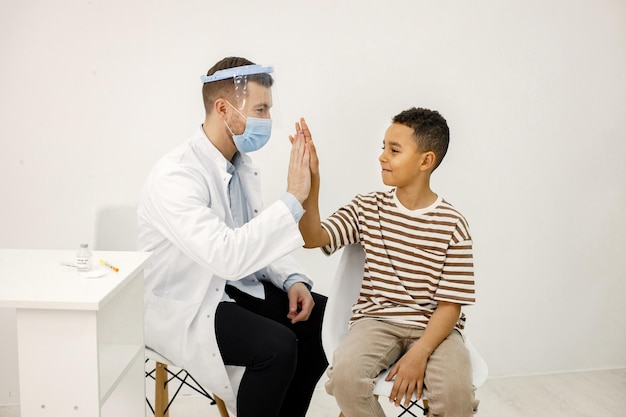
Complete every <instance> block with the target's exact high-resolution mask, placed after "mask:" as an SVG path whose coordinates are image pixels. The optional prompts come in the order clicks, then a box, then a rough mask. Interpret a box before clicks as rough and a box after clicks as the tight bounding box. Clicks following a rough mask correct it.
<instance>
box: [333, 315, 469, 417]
mask: <svg viewBox="0 0 626 417" xmlns="http://www.w3.org/2000/svg"><path fill="white" fill-rule="evenodd" d="M423 332H424V330H423V329H420V328H415V327H410V326H402V325H397V324H392V323H389V322H383V321H379V320H374V319H362V320H359V321H358V322H356V323H355V324H354V325H353V326H352V327H351V328H350V331H349V332H348V335H347V336H346V337H345V339H344V340H343V341H342V342H341V345H340V346H339V348H338V349H337V350H336V351H335V353H334V356H333V363H332V366H331V367H330V368H329V370H328V376H329V378H330V380H329V381H328V382H327V383H326V391H327V392H328V393H329V394H330V395H334V396H335V399H336V401H337V404H338V405H339V408H340V409H341V411H342V412H343V414H344V415H345V416H346V417H366V416H372V417H384V416H385V413H384V411H383V409H382V407H381V406H380V404H379V403H378V401H377V400H376V398H375V397H374V394H373V389H374V384H375V383H374V379H375V378H376V376H378V374H380V372H382V371H383V370H385V369H387V368H388V367H390V366H391V365H392V364H393V363H395V362H396V361H397V360H398V359H399V358H400V357H401V356H402V355H403V354H404V353H405V352H406V351H407V350H408V349H409V348H410V347H411V345H412V344H413V343H414V342H415V341H416V340H417V339H419V338H420V337H421V335H422V333H423ZM474 391H475V388H474V386H473V385H472V369H471V363H470V359H469V353H468V351H467V349H466V348H465V344H464V343H463V338H462V336H461V335H460V333H459V332H458V331H456V330H454V331H452V333H450V335H449V336H448V337H447V338H446V339H445V340H444V341H443V342H442V343H441V344H440V345H439V347H438V348H437V349H435V351H434V352H433V354H432V355H431V356H430V358H429V360H428V363H427V365H426V373H425V376H424V396H425V397H426V398H427V399H428V405H429V408H430V413H431V414H430V415H431V416H432V417H444V416H448V417H466V416H472V415H473V414H474V413H475V412H476V409H477V408H478V401H477V400H476V399H475V398H474Z"/></svg>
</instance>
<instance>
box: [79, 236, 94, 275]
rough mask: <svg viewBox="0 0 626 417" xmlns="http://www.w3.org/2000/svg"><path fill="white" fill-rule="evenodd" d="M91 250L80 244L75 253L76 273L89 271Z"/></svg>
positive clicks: (87, 246)
mask: <svg viewBox="0 0 626 417" xmlns="http://www.w3.org/2000/svg"><path fill="white" fill-rule="evenodd" d="M91 262H92V261H91V250H89V245H87V244H86V243H81V244H80V249H79V250H78V252H77V253H76V267H77V269H78V271H80V272H84V271H89V270H90V269H91V265H92V264H91Z"/></svg>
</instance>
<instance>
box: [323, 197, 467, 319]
mask: <svg viewBox="0 0 626 417" xmlns="http://www.w3.org/2000/svg"><path fill="white" fill-rule="evenodd" d="M322 227H324V229H325V230H326V231H327V232H328V234H329V236H330V244H329V245H328V246H325V247H323V248H322V250H323V251H324V253H326V254H327V255H330V254H332V253H333V252H335V251H337V250H338V249H340V248H342V247H344V246H346V245H349V244H353V243H357V242H359V243H360V244H361V245H362V246H363V249H364V250H365V268H364V271H363V282H362V285H361V291H360V295H359V298H358V300H357V301H356V303H355V304H354V306H353V307H352V311H353V316H352V318H351V319H350V321H351V323H354V322H355V321H356V320H359V319H361V318H376V319H380V320H388V321H392V322H395V323H400V324H406V325H410V326H417V327H422V328H425V327H426V325H427V324H428V321H429V320H430V317H431V316H432V314H433V312H434V311H435V309H436V308H437V302H438V301H448V302H453V303H458V304H462V305H467V304H474V301H475V299H474V263H473V256H472V238H471V236H470V232H469V227H468V224H467V221H466V220H465V218H464V217H463V216H462V215H461V213H459V212H458V211H457V210H456V209H455V208H454V207H453V206H452V205H450V204H449V203H447V202H446V201H445V200H443V199H442V198H441V197H439V198H437V201H435V203H433V204H432V205H431V206H430V207H427V208H424V209H418V210H409V209H407V208H405V207H404V206H403V205H402V204H401V203H400V201H399V200H398V199H397V197H396V193H395V189H394V190H391V191H388V192H374V193H370V194H360V195H357V196H356V197H355V198H354V199H353V200H352V201H351V202H350V203H349V204H348V205H346V206H344V207H342V208H341V209H339V210H337V211H336V212H335V213H334V214H333V215H331V216H330V217H328V218H327V219H326V220H324V221H323V222H322ZM464 325H465V315H464V314H461V317H460V318H459V321H458V322H457V324H456V328H457V329H460V330H461V329H463V328H464Z"/></svg>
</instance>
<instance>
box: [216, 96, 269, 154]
mask: <svg viewBox="0 0 626 417" xmlns="http://www.w3.org/2000/svg"><path fill="white" fill-rule="evenodd" d="M228 104H230V103H228ZM230 106H231V107H232V108H233V109H235V106H233V105H232V104H230ZM235 111H237V113H239V114H241V116H243V114H242V113H241V112H240V111H239V110H237V109H235ZM243 117H245V116H243ZM224 123H225V124H226V127H227V128H228V130H229V131H230V134H231V135H233V142H235V146H236V147H237V149H238V150H239V151H240V152H244V153H248V152H254V151H258V150H259V149H261V148H262V147H263V146H265V144H266V143H267V141H269V140H270V136H271V135H272V119H260V118H257V117H246V128H245V130H244V131H243V133H242V134H240V135H235V134H234V133H233V131H232V129H231V128H230V126H228V123H226V120H224Z"/></svg>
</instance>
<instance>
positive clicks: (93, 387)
mask: <svg viewBox="0 0 626 417" xmlns="http://www.w3.org/2000/svg"><path fill="white" fill-rule="evenodd" d="M75 254H76V251H75V250H69V251H57V250H17V249H0V307H8V308H15V309H16V312H17V314H16V315H17V343H18V355H19V378H20V407H21V417H43V416H46V417H68V416H69V417H74V416H75V417H83V416H84V417H95V416H111V417H113V416H115V417H124V416H143V415H145V380H144V341H143V265H144V264H145V262H146V261H147V260H148V258H149V257H150V255H151V254H150V253H146V252H98V251H95V252H94V255H93V259H94V267H95V268H97V269H100V268H103V271H104V272H105V275H104V276H102V277H99V278H84V277H81V274H80V273H79V272H78V271H76V269H75V268H72V267H68V266H63V265H61V264H60V262H61V261H70V262H71V261H73V259H74V257H75ZM101 258H102V259H105V260H107V261H108V262H109V263H110V264H112V265H115V266H117V267H118V268H119V272H117V273H116V272H114V271H112V270H110V269H104V267H102V266H100V265H99V260H100V259H101Z"/></svg>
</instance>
